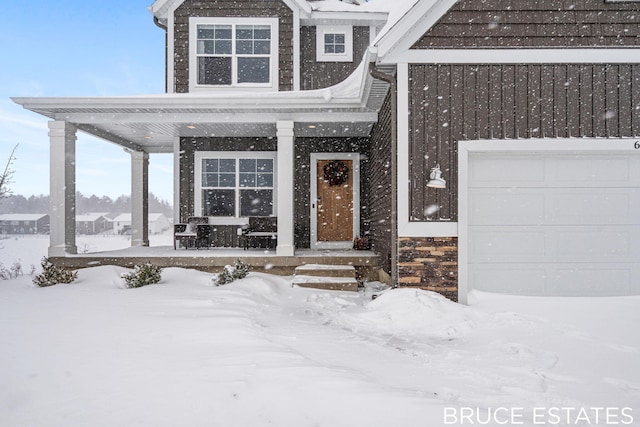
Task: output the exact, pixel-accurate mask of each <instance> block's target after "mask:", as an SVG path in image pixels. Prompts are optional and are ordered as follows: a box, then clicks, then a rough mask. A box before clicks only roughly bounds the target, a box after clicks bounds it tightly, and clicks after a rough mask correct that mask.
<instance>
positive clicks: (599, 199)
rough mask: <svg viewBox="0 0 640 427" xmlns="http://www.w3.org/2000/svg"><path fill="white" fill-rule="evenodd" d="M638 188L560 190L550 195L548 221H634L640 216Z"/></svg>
mask: <svg viewBox="0 0 640 427" xmlns="http://www.w3.org/2000/svg"><path fill="white" fill-rule="evenodd" d="M639 194H640V193H639V192H637V191H632V192H630V191H625V190H623V189H617V188H615V189H611V188H609V189H602V188H595V189H583V188H580V189H573V191H566V190H558V191H557V192H551V194H549V196H548V197H547V206H548V212H547V213H546V215H545V217H546V218H545V219H546V221H545V222H546V223H549V224H563V223H564V224H632V223H634V222H636V220H637V218H638V217H639V216H640V197H639Z"/></svg>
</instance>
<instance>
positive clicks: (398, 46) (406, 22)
mask: <svg viewBox="0 0 640 427" xmlns="http://www.w3.org/2000/svg"><path fill="white" fill-rule="evenodd" d="M456 2H457V0H424V1H418V2H417V3H416V4H415V5H414V6H413V7H412V8H411V9H409V11H408V12H407V13H406V14H405V15H404V16H403V17H402V18H400V19H399V20H398V21H397V22H396V23H395V24H394V25H393V27H391V28H390V29H389V30H387V31H386V32H385V33H384V34H383V35H382V36H381V37H380V39H379V40H378V41H377V42H376V46H377V47H378V53H379V55H380V56H381V57H382V58H383V59H384V57H385V56H386V55H388V54H390V53H395V52H403V51H406V50H409V49H410V48H411V46H412V45H413V44H414V43H415V42H416V41H418V40H419V39H420V38H421V37H422V36H423V35H424V33H426V32H427V31H428V30H429V28H431V27H432V26H433V25H435V23H436V22H438V20H440V18H442V17H443V16H444V15H445V14H446V13H447V11H448V10H449V9H451V7H453V6H454V5H455V4H456Z"/></svg>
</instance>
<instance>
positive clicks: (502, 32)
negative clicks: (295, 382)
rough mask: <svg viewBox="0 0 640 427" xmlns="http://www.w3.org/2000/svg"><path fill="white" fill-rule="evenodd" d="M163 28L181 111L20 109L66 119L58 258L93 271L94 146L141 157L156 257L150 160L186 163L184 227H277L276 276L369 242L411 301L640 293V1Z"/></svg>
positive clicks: (322, 11)
mask: <svg viewBox="0 0 640 427" xmlns="http://www.w3.org/2000/svg"><path fill="white" fill-rule="evenodd" d="M257 3H259V4H257ZM150 11H151V13H152V14H153V17H154V21H155V23H156V24H157V25H158V26H159V27H161V28H162V29H163V31H166V35H167V39H166V40H167V41H166V48H167V64H166V75H167V93H166V94H163V95H149V96H135V97H117V98H116V97H114V98H104V97H101V98H19V99H18V98H16V99H15V101H16V102H18V103H20V104H22V105H23V106H25V108H28V109H30V110H33V111H36V112H38V113H41V114H43V115H45V116H47V117H50V118H51V119H53V121H52V122H50V135H51V136H50V138H51V147H52V152H51V156H52V164H55V165H58V166H59V167H57V168H53V167H52V204H53V205H55V207H56V209H54V210H52V211H55V212H58V215H56V218H54V219H52V234H51V249H50V254H51V255H54V256H65V254H66V253H70V252H74V250H75V241H74V238H73V235H72V234H73V233H70V232H69V231H68V229H69V228H68V227H67V225H68V223H69V221H72V218H73V201H72V199H73V198H72V197H69V195H70V194H74V193H73V192H74V191H75V190H74V188H73V185H72V182H71V178H70V177H72V176H73V167H74V166H73V162H70V161H69V159H70V158H73V144H74V141H75V134H76V131H77V130H81V131H84V132H88V133H91V134H94V135H97V136H100V137H102V138H104V139H107V140H109V141H112V142H114V143H116V144H119V145H121V146H123V147H125V148H127V149H128V150H130V151H131V153H132V154H131V155H132V182H133V219H132V221H133V224H132V228H133V236H132V243H133V244H134V245H146V244H147V242H148V236H147V231H146V230H147V228H148V227H147V226H146V224H145V223H144V222H145V221H146V220H145V218H146V212H145V210H146V198H147V168H148V153H155V152H172V153H174V157H175V206H176V209H175V210H176V218H175V220H176V222H184V221H186V219H187V218H188V217H190V216H205V217H208V218H209V223H210V224H212V225H214V226H215V228H216V230H218V231H220V230H222V232H221V234H220V236H228V237H227V239H229V241H227V242H222V244H221V246H237V245H238V242H237V241H236V240H235V239H237V235H238V234H237V233H236V232H235V231H236V230H237V229H238V228H239V227H242V226H244V225H246V224H247V222H248V218H249V217H252V216H275V217H277V227H278V242H277V247H276V256H280V257H288V256H294V255H295V253H296V250H299V249H305V248H306V249H318V250H323V249H327V250H331V249H335V250H338V249H347V248H351V246H352V242H353V240H354V238H356V237H358V236H368V238H369V241H370V242H371V247H372V250H373V251H375V253H377V254H378V257H379V263H380V265H381V268H382V269H383V270H384V271H385V272H386V274H387V275H388V277H389V280H390V281H391V282H393V283H394V284H397V285H401V286H418V287H421V288H425V289H430V290H435V291H438V292H441V293H443V294H445V295H447V296H449V297H451V298H454V299H455V298H459V299H460V300H461V301H463V302H465V301H466V300H467V294H468V292H469V291H470V290H472V289H478V290H488V291H501V292H511V293H524V294H533V295H615V294H638V293H640V287H639V286H640V285H639V284H640V267H639V265H640V263H638V261H639V260H640V245H639V244H638V243H637V242H640V172H638V171H640V2H638V1H620V0H618V1H613V0H609V1H607V0H582V1H579V2H568V1H558V0H527V1H525V0H521V1H513V0H482V1H481V0H459V1H455V0H417V1H413V0H402V1H398V2H385V1H383V0H373V1H370V2H364V1H355V0H354V1H350V2H335V1H306V0H262V1H258V2H256V1H255V0H254V1H248V0H234V1H231V0H210V1H195V0H157V1H155V2H154V3H153V5H152V6H151V7H150ZM56 192H57V193H56ZM225 230H226V231H225Z"/></svg>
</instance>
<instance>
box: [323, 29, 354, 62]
mask: <svg viewBox="0 0 640 427" xmlns="http://www.w3.org/2000/svg"><path fill="white" fill-rule="evenodd" d="M316 61H318V62H353V27H352V26H351V25H318V26H317V27H316Z"/></svg>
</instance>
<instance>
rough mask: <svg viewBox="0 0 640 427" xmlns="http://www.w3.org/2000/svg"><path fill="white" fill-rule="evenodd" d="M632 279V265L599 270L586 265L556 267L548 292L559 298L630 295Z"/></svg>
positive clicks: (551, 276) (552, 273)
mask: <svg viewBox="0 0 640 427" xmlns="http://www.w3.org/2000/svg"><path fill="white" fill-rule="evenodd" d="M631 277H633V266H632V265H617V266H616V265H610V266H609V267H608V268H599V269H595V268H589V267H587V266H584V265H577V266H576V265H574V266H567V267H564V268H563V267H556V268H555V269H552V272H551V275H550V277H549V284H548V291H550V292H551V293H552V294H553V295H559V296H571V295H583V296H597V295H610V296H613V295H629V294H630V293H631V290H632V287H633V286H632V282H631Z"/></svg>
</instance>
